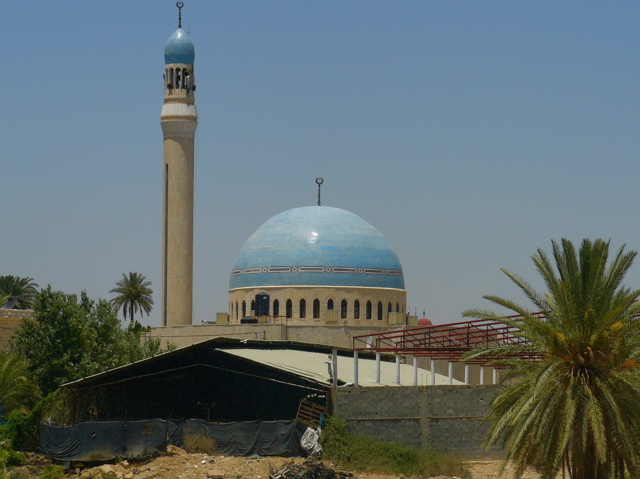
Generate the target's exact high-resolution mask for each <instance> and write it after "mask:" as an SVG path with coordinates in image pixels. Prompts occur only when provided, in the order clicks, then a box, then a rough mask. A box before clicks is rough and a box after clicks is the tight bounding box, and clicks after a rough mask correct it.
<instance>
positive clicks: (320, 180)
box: [316, 176, 324, 206]
mask: <svg viewBox="0 0 640 479" xmlns="http://www.w3.org/2000/svg"><path fill="white" fill-rule="evenodd" d="M322 183H324V179H322V176H318V177H317V178H316V184H317V185H318V206H320V185H321V184H322Z"/></svg>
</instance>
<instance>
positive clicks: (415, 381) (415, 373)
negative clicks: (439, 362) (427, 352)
mask: <svg viewBox="0 0 640 479" xmlns="http://www.w3.org/2000/svg"><path fill="white" fill-rule="evenodd" d="M413 385H414V386H417V385H418V358H417V357H415V356H414V357H413Z"/></svg>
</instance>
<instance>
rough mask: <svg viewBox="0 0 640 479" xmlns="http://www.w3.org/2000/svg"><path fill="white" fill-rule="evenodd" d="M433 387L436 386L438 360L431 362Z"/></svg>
mask: <svg viewBox="0 0 640 479" xmlns="http://www.w3.org/2000/svg"><path fill="white" fill-rule="evenodd" d="M431 385H432V386H435V385H436V360H435V359H432V360H431Z"/></svg>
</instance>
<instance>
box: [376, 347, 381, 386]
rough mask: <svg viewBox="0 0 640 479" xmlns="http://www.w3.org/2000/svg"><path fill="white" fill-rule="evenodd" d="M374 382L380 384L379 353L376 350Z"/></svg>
mask: <svg viewBox="0 0 640 479" xmlns="http://www.w3.org/2000/svg"><path fill="white" fill-rule="evenodd" d="M376 383H378V384H380V353H378V352H376Z"/></svg>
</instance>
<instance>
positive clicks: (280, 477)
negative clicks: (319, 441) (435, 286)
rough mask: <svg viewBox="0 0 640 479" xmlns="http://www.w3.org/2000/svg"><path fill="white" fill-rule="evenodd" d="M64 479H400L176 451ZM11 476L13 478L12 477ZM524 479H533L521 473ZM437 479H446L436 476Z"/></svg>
mask: <svg viewBox="0 0 640 479" xmlns="http://www.w3.org/2000/svg"><path fill="white" fill-rule="evenodd" d="M47 463H48V461H46V460H44V459H43V458H42V457H40V456H36V455H30V456H29V458H28V464H27V466H24V467H22V468H19V469H17V470H14V471H19V472H21V473H22V475H17V474H16V473H15V472H14V471H12V474H10V477H37V475H38V473H39V471H41V470H42V468H43V467H44V466H45V465H46V464H47ZM500 464H501V463H500V462H496V461H474V462H469V463H467V468H468V470H469V473H470V476H469V477H470V478H471V479H511V478H512V477H513V468H512V467H507V468H506V470H505V472H504V474H503V475H502V476H500V475H499V471H500ZM72 467H73V469H71V470H70V471H67V474H66V476H65V477H66V479H293V478H296V479H345V478H353V479H400V478H402V476H393V475H381V474H370V473H360V472H353V471H346V470H343V469H341V468H340V467H339V466H338V465H335V464H331V463H330V462H327V461H315V460H308V459H303V458H282V457H255V458H248V457H230V456H215V455H210V454H188V453H186V452H184V451H182V450H180V449H178V448H174V449H172V450H170V451H169V454H167V455H165V456H160V457H156V458H153V459H151V460H148V461H144V462H136V463H133V462H132V463H129V462H127V461H123V462H120V463H118V464H105V465H102V466H98V467H84V466H83V465H82V464H74V465H72ZM14 474H15V475H14ZM523 477H524V479H538V477H539V476H538V475H537V474H535V473H533V472H527V473H525V475H524V476H523ZM437 479H449V478H448V477H444V476H440V477H438V478H437Z"/></svg>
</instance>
